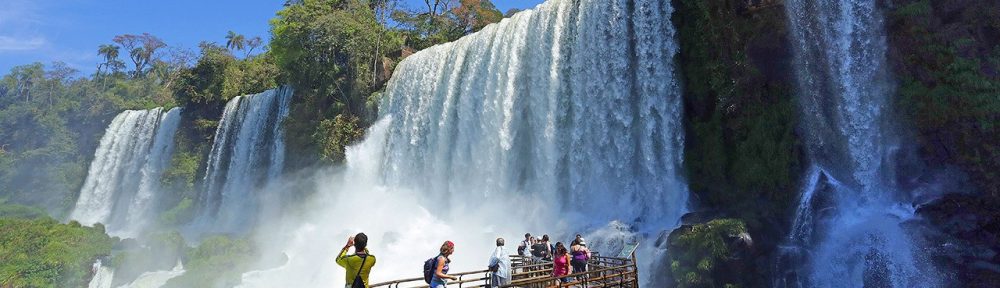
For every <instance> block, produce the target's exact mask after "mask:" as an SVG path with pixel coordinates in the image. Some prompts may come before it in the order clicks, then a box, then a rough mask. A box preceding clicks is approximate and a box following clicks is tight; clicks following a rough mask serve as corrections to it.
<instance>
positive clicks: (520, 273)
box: [369, 253, 639, 288]
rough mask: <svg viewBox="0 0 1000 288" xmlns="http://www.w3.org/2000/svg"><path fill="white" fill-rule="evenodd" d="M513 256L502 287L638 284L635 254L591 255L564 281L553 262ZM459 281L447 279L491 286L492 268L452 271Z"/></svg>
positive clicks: (471, 287)
mask: <svg viewBox="0 0 1000 288" xmlns="http://www.w3.org/2000/svg"><path fill="white" fill-rule="evenodd" d="M510 257H511V260H512V261H511V262H512V265H511V270H512V271H511V275H512V278H513V279H512V281H511V283H510V284H509V285H504V286H501V287H531V288H536V287H537V288H548V287H588V288H589V287H594V288H601V287H629V288H637V287H639V271H638V270H637V269H636V264H635V254H634V253H633V254H632V255H631V257H628V258H617V257H601V256H594V257H591V259H590V261H589V265H588V268H587V272H583V273H577V274H570V275H568V276H566V277H568V278H569V279H570V281H569V282H567V283H562V282H560V281H559V280H558V279H556V278H553V277H552V262H551V261H533V260H531V259H530V258H527V257H522V256H518V255H512V256H510ZM451 275H455V276H456V277H458V280H455V281H450V282H448V287H449V288H455V287H457V288H477V287H492V286H489V285H490V283H489V281H490V276H491V275H490V271H489V270H480V271H471V272H463V273H455V274H451ZM369 287H370V288H376V287H385V288H428V287H429V286H428V285H427V283H424V278H423V277H419V278H410V279H402V280H395V281H389V282H383V283H377V284H372V285H371V286H369Z"/></svg>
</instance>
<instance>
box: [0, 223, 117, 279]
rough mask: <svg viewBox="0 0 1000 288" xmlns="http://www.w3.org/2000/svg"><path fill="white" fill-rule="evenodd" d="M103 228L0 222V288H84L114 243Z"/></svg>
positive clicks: (76, 224) (72, 224) (78, 225)
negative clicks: (94, 265)
mask: <svg viewBox="0 0 1000 288" xmlns="http://www.w3.org/2000/svg"><path fill="white" fill-rule="evenodd" d="M103 228H104V227H102V226H98V227H94V228H90V227H81V226H80V224H79V223H76V222H70V224H60V223H59V222H57V221H55V220H53V219H50V218H40V219H35V220H29V219H15V218H5V217H3V218H0V287H85V286H86V285H87V280H88V279H89V278H90V269H91V265H93V263H94V261H96V260H97V259H98V257H102V256H107V255H109V254H110V253H111V247H112V245H113V244H114V242H115V241H116V240H114V239H112V238H110V237H108V236H107V235H105V234H104V229H103Z"/></svg>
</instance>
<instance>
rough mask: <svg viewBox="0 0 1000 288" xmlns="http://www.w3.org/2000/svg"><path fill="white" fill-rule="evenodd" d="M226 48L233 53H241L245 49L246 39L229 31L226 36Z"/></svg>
mask: <svg viewBox="0 0 1000 288" xmlns="http://www.w3.org/2000/svg"><path fill="white" fill-rule="evenodd" d="M226 48H227V49H230V50H234V51H242V50H243V49H244V48H246V37H244V36H243V35H242V34H237V33H236V32H233V31H229V34H227V35H226Z"/></svg>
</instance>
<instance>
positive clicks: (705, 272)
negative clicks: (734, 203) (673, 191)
mask: <svg viewBox="0 0 1000 288" xmlns="http://www.w3.org/2000/svg"><path fill="white" fill-rule="evenodd" d="M668 241H669V248H668V251H670V253H669V254H670V271H668V273H669V274H670V276H671V278H672V279H673V280H674V284H675V285H676V286H677V287H679V288H685V287H755V286H757V285H754V282H753V281H752V280H751V279H752V277H748V276H752V275H753V274H752V271H753V270H754V268H753V267H752V265H747V264H748V260H750V258H751V256H750V254H751V252H752V251H751V250H752V248H753V240H752V239H751V238H750V234H749V233H747V228H746V225H744V224H743V222H742V221H740V220H737V219H716V220H712V221H709V222H708V223H704V224H696V225H684V226H681V227H680V228H678V229H676V230H674V231H673V232H672V233H670V237H669V239H668Z"/></svg>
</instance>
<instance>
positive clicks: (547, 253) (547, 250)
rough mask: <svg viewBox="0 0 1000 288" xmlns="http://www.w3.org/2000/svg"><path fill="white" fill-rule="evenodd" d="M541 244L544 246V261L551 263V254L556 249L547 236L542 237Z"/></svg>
mask: <svg viewBox="0 0 1000 288" xmlns="http://www.w3.org/2000/svg"><path fill="white" fill-rule="evenodd" d="M542 244H545V260H548V261H552V252H553V251H555V250H556V249H555V246H554V245H552V242H549V234H545V235H542Z"/></svg>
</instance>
